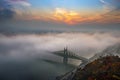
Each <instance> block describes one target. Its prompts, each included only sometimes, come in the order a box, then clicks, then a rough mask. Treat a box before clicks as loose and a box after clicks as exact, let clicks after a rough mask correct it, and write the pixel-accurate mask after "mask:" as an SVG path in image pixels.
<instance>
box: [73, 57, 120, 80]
mask: <svg viewBox="0 0 120 80" xmlns="http://www.w3.org/2000/svg"><path fill="white" fill-rule="evenodd" d="M72 80H120V58H119V57H118V56H106V57H100V58H99V59H97V60H94V61H93V62H91V63H89V64H87V65H86V66H85V67H84V68H83V69H81V68H79V69H77V72H76V73H75V75H74V77H73V79H72Z"/></svg>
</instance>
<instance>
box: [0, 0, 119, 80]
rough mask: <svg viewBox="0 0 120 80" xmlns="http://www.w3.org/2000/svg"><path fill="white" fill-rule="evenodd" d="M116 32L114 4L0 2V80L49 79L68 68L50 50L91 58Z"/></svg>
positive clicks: (113, 0)
mask: <svg viewBox="0 0 120 80" xmlns="http://www.w3.org/2000/svg"><path fill="white" fill-rule="evenodd" d="M119 34H120V0H0V64H1V66H0V74H1V75H2V76H0V79H4V80H48V79H50V80H54V79H53V78H55V77H56V76H59V75H61V74H62V75H63V74H64V73H66V72H69V71H70V70H71V69H70V67H65V66H63V65H61V66H60V65H58V64H57V65H55V64H51V63H48V62H45V60H46V59H47V60H50V61H55V62H62V58H61V57H59V56H55V55H53V54H51V53H50V52H54V51H59V50H63V49H64V48H65V47H67V48H68V49H69V50H70V51H72V52H74V53H75V54H77V55H79V56H82V57H85V58H91V57H92V56H93V55H95V54H97V53H99V52H101V51H102V50H104V49H105V48H107V47H108V46H111V45H114V44H117V43H120V35H119ZM55 62H54V63H55ZM69 63H70V64H74V65H79V64H80V61H76V60H71V59H69ZM8 66H9V67H8ZM41 72H42V73H41ZM44 75H45V76H44Z"/></svg>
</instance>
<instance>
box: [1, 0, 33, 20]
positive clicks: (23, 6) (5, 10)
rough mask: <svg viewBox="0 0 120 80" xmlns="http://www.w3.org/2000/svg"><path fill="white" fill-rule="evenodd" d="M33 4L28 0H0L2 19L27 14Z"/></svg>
mask: <svg viewBox="0 0 120 80" xmlns="http://www.w3.org/2000/svg"><path fill="white" fill-rule="evenodd" d="M30 6H31V4H30V3H29V2H28V1H27V0H0V20H6V19H12V18H15V16H18V15H19V14H20V15H23V14H27V12H29V11H28V10H29V9H28V8H29V7H30Z"/></svg>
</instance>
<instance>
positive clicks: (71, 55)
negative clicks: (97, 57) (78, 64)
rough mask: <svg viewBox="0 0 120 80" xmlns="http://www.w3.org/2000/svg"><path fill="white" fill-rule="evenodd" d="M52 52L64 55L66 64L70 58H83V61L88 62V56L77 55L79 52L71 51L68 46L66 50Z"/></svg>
mask: <svg viewBox="0 0 120 80" xmlns="http://www.w3.org/2000/svg"><path fill="white" fill-rule="evenodd" d="M52 53H53V54H55V55H58V56H61V57H63V63H64V64H67V63H68V58H71V59H77V60H81V61H82V63H84V62H88V59H87V58H84V57H82V56H79V55H77V54H75V53H73V52H71V51H69V50H68V49H67V48H64V50H61V51H55V52H52Z"/></svg>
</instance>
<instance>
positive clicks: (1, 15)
mask: <svg viewBox="0 0 120 80" xmlns="http://www.w3.org/2000/svg"><path fill="white" fill-rule="evenodd" d="M14 15H15V12H14V11H13V10H12V5H11V4H9V3H8V2H7V1H6V0H0V21H1V20H6V19H11V18H13V17H14Z"/></svg>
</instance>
